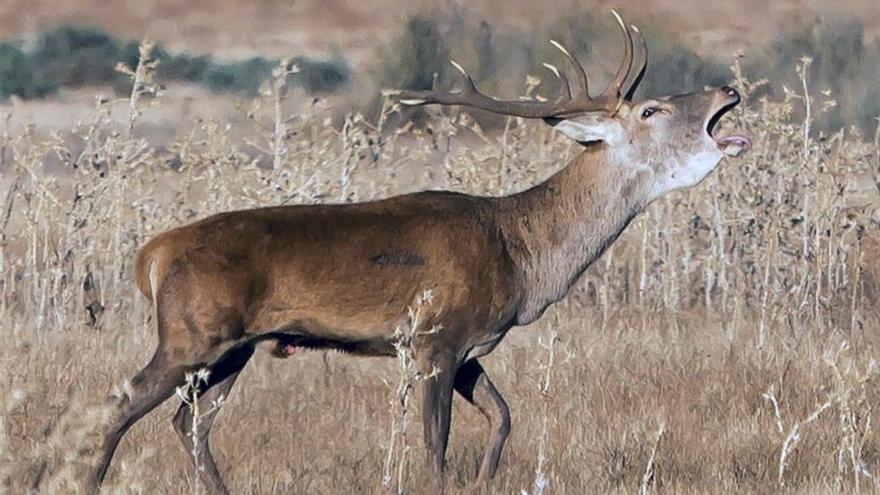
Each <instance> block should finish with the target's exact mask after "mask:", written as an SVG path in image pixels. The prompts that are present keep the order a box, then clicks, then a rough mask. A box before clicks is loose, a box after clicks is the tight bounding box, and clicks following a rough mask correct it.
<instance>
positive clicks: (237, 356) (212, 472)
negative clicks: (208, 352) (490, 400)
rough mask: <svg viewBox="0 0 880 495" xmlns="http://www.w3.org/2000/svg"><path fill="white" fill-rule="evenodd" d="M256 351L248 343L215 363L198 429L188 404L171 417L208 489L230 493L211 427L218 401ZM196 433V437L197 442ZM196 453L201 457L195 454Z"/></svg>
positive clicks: (201, 402) (203, 390) (201, 405)
mask: <svg viewBox="0 0 880 495" xmlns="http://www.w3.org/2000/svg"><path fill="white" fill-rule="evenodd" d="M253 354H254V347H253V345H251V344H247V345H245V346H244V347H242V348H241V349H237V350H235V351H234V352H231V353H230V355H229V356H228V357H227V358H224V359H222V360H221V361H220V362H218V363H217V364H215V365H214V367H213V368H212V370H211V375H210V376H209V378H208V383H207V385H204V386H203V387H201V389H200V390H199V395H200V396H199V399H198V404H199V411H200V417H199V421H198V424H197V431H196V432H193V414H192V410H191V409H190V407H189V406H188V405H187V404H181V405H180V407H179V408H178V409H177V413H176V414H175V415H174V419H173V420H172V424H173V425H174V429H175V431H177V435H178V436H179V437H180V441H181V443H182V444H183V448H184V450H186V452H187V453H188V454H189V456H190V459H191V460H192V462H193V466H194V467H195V468H196V472H197V473H198V474H199V476H200V479H201V481H202V483H203V486H204V487H205V488H206V490H207V493H217V494H226V493H229V492H228V490H227V489H226V485H225V484H224V482H223V477H222V476H220V471H219V470H218V469H217V464H216V463H215V462H214V456H213V455H212V454H211V445H210V435H211V427H212V426H213V424H214V418H215V417H216V416H217V413H218V412H220V408H219V407H218V406H216V404H215V401H217V400H219V399H220V398H221V397H222V398H226V397H227V396H228V395H227V394H229V391H230V390H231V389H232V386H233V384H235V379H236V378H237V377H238V374H239V373H240V372H241V370H242V369H243V368H244V366H245V365H246V364H247V362H248V360H249V359H250V358H251V356H253ZM193 437H195V442H196V443H195V445H194V444H193ZM193 447H196V448H195V449H194V448H193ZM196 455H197V456H198V458H196V457H195V456H196Z"/></svg>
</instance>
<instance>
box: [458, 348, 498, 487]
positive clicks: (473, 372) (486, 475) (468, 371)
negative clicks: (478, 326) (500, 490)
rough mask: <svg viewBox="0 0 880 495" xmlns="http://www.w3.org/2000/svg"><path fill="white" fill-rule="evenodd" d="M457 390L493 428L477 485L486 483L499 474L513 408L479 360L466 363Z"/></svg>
mask: <svg viewBox="0 0 880 495" xmlns="http://www.w3.org/2000/svg"><path fill="white" fill-rule="evenodd" d="M455 391H456V392H458V393H459V394H460V395H461V396H462V397H464V398H465V400H467V401H468V402H469V403H470V404H472V405H473V406H475V407H476V408H477V409H479V411H480V412H481V413H482V414H483V416H485V417H486V419H487V420H488V421H489V426H490V427H491V429H492V432H491V437H490V442H489V448H488V449H487V450H486V452H485V454H483V460H482V462H480V472H479V474H478V475H477V480H478V482H486V481H489V480H490V479H492V478H493V477H494V476H495V473H496V472H497V471H498V461H499V459H500V458H501V451H502V450H504V443H505V442H506V441H507V436H508V435H509V434H510V409H508V407H507V403H506V402H505V401H504V398H503V397H501V394H500V393H498V390H497V389H496V388H495V385H493V384H492V382H491V381H490V380H489V376H488V375H487V374H486V371H485V370H483V367H482V366H481V365H480V363H479V362H478V361H477V360H476V359H471V360H470V361H467V362H465V363H464V364H463V365H462V366H461V368H459V370H458V373H456V375H455Z"/></svg>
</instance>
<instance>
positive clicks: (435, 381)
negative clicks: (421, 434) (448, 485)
mask: <svg viewBox="0 0 880 495" xmlns="http://www.w3.org/2000/svg"><path fill="white" fill-rule="evenodd" d="M454 380H455V369H453V367H452V366H448V367H447V368H445V369H440V370H439V371H437V370H435V371H434V372H433V374H432V376H430V377H429V378H426V379H425V381H424V382H423V387H422V388H423V391H424V395H423V403H422V423H423V427H424V431H425V447H427V449H428V460H429V462H430V464H431V468H432V470H433V471H434V476H435V481H436V484H437V489H438V492H442V491H443V484H444V480H443V469H444V467H445V458H446V445H447V443H448V441H449V424H450V421H451V416H452V387H453V382H454Z"/></svg>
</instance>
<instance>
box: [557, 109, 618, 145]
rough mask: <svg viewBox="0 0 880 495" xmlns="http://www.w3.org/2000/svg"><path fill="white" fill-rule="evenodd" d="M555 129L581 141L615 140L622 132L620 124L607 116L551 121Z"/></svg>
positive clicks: (610, 141) (609, 141)
mask: <svg viewBox="0 0 880 495" xmlns="http://www.w3.org/2000/svg"><path fill="white" fill-rule="evenodd" d="M548 123H549V124H551V125H552V126H553V129H555V130H557V131H559V132H561V133H563V134H565V135H566V136H568V137H569V138H571V139H574V140H575V141H577V142H579V143H591V142H595V141H605V142H608V143H612V142H615V141H616V140H617V138H618V137H619V136H620V135H621V134H622V129H621V128H620V124H618V123H617V122H616V121H614V120H612V119H609V118H607V117H604V118H602V117H594V116H585V117H578V118H576V119H564V120H559V121H556V122H549V121H548Z"/></svg>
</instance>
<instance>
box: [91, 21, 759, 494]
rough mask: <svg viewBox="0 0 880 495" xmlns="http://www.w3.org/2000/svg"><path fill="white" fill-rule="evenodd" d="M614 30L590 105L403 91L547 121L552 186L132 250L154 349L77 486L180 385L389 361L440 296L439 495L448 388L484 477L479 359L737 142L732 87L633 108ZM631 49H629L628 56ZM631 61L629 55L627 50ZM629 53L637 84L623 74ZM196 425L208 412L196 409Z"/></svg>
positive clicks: (426, 356)
mask: <svg viewBox="0 0 880 495" xmlns="http://www.w3.org/2000/svg"><path fill="white" fill-rule="evenodd" d="M615 17H616V18H617V21H618V23H619V24H620V27H621V30H622V32H623V38H624V41H625V44H624V48H625V50H624V56H623V60H622V62H621V63H620V65H619V68H618V69H617V72H616V74H615V76H614V78H613V80H612V81H611V83H610V84H609V86H608V88H607V89H606V90H605V91H604V92H603V93H602V94H600V95H598V96H590V94H589V90H588V84H587V75H586V73H585V71H584V69H583V68H582V66H581V65H580V64H579V63H578V62H577V61H576V60H575V58H574V57H572V55H571V54H570V53H569V52H568V51H566V50H565V49H564V48H563V47H562V46H561V45H559V44H557V43H555V42H554V45H555V46H556V47H557V48H559V49H560V50H561V51H562V53H563V54H564V56H565V57H566V58H567V60H568V62H569V63H570V64H571V65H572V66H573V68H574V71H575V74H576V75H577V77H576V83H577V84H576V86H577V88H576V91H575V92H574V93H573V92H572V91H571V88H570V87H569V82H568V80H567V79H566V78H565V76H564V75H559V77H560V79H561V80H562V81H561V82H562V87H563V90H564V91H563V93H564V94H563V96H562V97H560V98H559V99H558V100H556V101H552V102H538V101H503V100H496V99H494V98H492V97H489V96H486V95H484V94H482V93H480V92H479V91H478V90H477V88H476V86H475V85H474V82H473V81H472V80H471V78H470V77H469V76H468V75H467V74H466V73H465V72H464V70H462V69H461V67H459V66H458V65H457V64H456V68H457V69H458V70H459V71H461V72H462V75H463V85H462V89H461V90H460V91H457V92H434V91H395V92H394V93H393V97H394V98H396V100H397V101H399V102H400V103H401V104H402V105H407V106H418V105H431V104H439V105H461V106H467V107H473V108H479V109H483V110H488V111H490V112H494V113H497V114H500V115H510V116H517V117H524V118H534V119H543V120H544V121H545V122H546V123H547V124H549V125H551V126H553V128H554V129H555V130H557V131H559V132H561V133H562V134H564V135H566V136H568V137H569V138H571V139H573V140H575V141H577V142H578V143H580V144H582V145H583V151H582V152H581V153H580V154H579V156H577V157H576V158H575V159H574V160H572V161H571V163H569V164H568V165H567V166H565V167H564V168H563V169H562V170H561V171H559V172H558V173H556V174H555V175H553V176H552V177H550V178H549V179H548V180H546V181H545V182H543V183H541V184H538V185H536V186H534V187H532V188H531V189H528V190H526V191H523V192H520V193H517V194H513V195H510V196H505V197H476V196H470V195H466V194H459V193H455V192H448V191H434V192H430V191H429V192H420V193H415V194H407V195H404V196H398V197H393V198H389V199H384V200H380V201H374V202H369V203H361V204H347V205H312V206H281V207H270V208H260V209H253V210H244V211H234V212H228V213H223V214H219V215H215V216H212V217H210V218H207V219H204V220H201V221H199V222H196V223H193V224H190V225H186V226H183V227H179V228H176V229H172V230H169V231H167V232H164V233H161V234H159V235H157V236H156V237H155V238H153V239H152V240H151V241H149V242H148V243H147V244H146V245H145V246H144V247H143V248H142V249H141V250H140V252H139V253H138V256H137V260H136V266H135V269H136V273H135V277H136V280H137V283H138V285H139V286H140V289H141V290H142V292H143V293H144V295H145V296H146V297H147V298H149V299H151V300H152V301H153V303H154V305H155V312H156V313H155V316H156V323H157V326H158V334H159V344H158V348H157V349H156V351H155V354H154V356H153V358H152V360H151V361H150V362H149V364H147V366H146V367H145V368H144V369H143V370H141V371H140V372H139V373H138V374H137V375H136V376H135V377H134V378H133V379H132V380H131V384H130V385H131V387H130V393H129V394H127V395H126V396H124V397H121V398H114V399H112V401H111V405H110V408H111V413H110V420H109V421H108V422H107V423H106V424H104V425H103V426H102V427H101V428H100V429H99V432H98V435H97V437H96V438H97V439H98V441H97V445H95V446H94V448H93V449H88V451H90V452H91V453H93V454H94V455H93V456H92V457H91V459H90V460H89V461H88V462H87V463H86V465H85V468H86V470H87V473H86V478H85V480H84V482H85V485H86V488H87V489H88V491H90V492H95V491H97V490H98V488H99V486H100V483H101V481H102V479H103V478H104V474H105V472H106V470H107V466H108V464H109V463H110V460H111V457H112V456H113V452H114V450H115V449H116V446H117V444H118V443H119V440H120V438H121V437H122V436H123V434H125V432H126V431H127V430H128V429H129V428H130V427H131V425H132V424H134V423H135V421H137V420H138V419H139V418H141V417H142V416H143V415H144V414H146V413H148V412H149V411H151V410H152V409H153V408H155V407H156V406H158V405H159V404H160V403H162V402H163V401H164V400H166V399H167V398H168V397H169V396H171V395H172V394H173V393H174V391H175V387H177V386H178V385H180V384H181V383H182V382H183V380H184V373H187V372H192V371H194V370H198V369H200V368H207V369H209V370H210V371H211V374H210V378H209V380H208V383H206V384H205V386H204V390H202V393H201V398H200V400H201V401H204V402H205V404H210V403H211V401H213V400H215V399H216V398H217V397H218V396H219V395H221V394H224V395H225V394H227V393H229V391H230V389H231V388H232V385H233V383H234V382H235V378H236V377H237V376H238V374H239V372H241V370H242V368H243V367H244V366H245V365H246V364H247V362H248V360H249V359H250V358H251V356H252V354H253V352H254V347H255V345H256V344H257V343H259V342H261V341H271V342H273V343H274V345H275V349H276V351H275V354H277V355H284V354H287V353H292V352H293V351H294V350H295V348H297V347H304V348H332V349H339V350H343V351H346V352H351V353H354V354H360V355H374V356H392V355H394V354H395V348H394V345H393V344H394V337H393V332H394V329H395V326H396V325H397V324H398V323H399V322H400V321H401V316H402V315H404V314H405V311H406V307H407V305H408V304H410V303H411V302H412V301H413V300H414V298H415V297H416V295H417V294H418V293H420V292H421V291H422V290H424V289H426V288H430V289H432V290H433V302H432V305H431V313H432V314H431V315H429V316H428V317H427V318H426V320H425V321H424V325H425V327H426V328H431V327H433V326H435V325H438V326H440V327H442V330H441V331H439V332H436V333H428V334H425V335H420V336H419V337H418V338H417V341H416V345H415V350H414V352H415V358H416V361H417V364H418V366H419V367H420V368H421V369H423V370H434V372H433V373H432V374H431V375H430V376H429V377H428V378H426V379H425V380H423V381H421V382H420V387H422V392H423V397H424V399H423V404H422V415H423V427H424V435H425V443H426V447H427V450H428V458H429V462H430V463H431V466H432V468H433V472H434V475H435V476H436V480H437V482H438V484H439V485H440V486H442V483H443V482H442V476H443V468H444V455H445V452H446V444H447V439H448V436H449V427H450V415H451V405H452V395H453V390H454V391H456V392H458V393H459V394H460V395H461V396H462V397H463V398H464V399H465V400H466V401H467V402H469V403H470V404H472V405H473V406H475V407H477V408H478V409H479V410H480V412H481V413H482V414H483V415H484V416H485V417H486V419H488V421H489V424H490V426H491V430H492V431H491V435H490V441H489V445H488V448H487V450H486V452H485V455H484V456H483V459H482V463H481V465H480V468H479V474H478V478H479V479H480V480H488V479H489V478H492V476H493V475H494V474H495V471H496V469H497V467H498V460H499V457H500V456H501V451H502V449H503V447H504V443H505V440H506V439H507V436H508V433H509V431H510V415H509V412H508V407H507V404H506V403H505V401H504V399H503V398H502V397H501V394H500V393H499V392H498V390H497V389H496V388H495V386H494V385H493V384H492V381H491V380H490V379H489V377H488V376H487V375H486V372H485V370H484V369H483V368H482V366H481V365H480V363H479V362H478V358H480V357H482V356H485V355H486V354H488V353H489V352H491V351H492V350H493V349H494V348H495V347H496V346H497V345H498V343H499V342H501V340H502V339H503V338H504V336H505V334H507V332H508V330H510V329H511V327H513V326H517V325H527V324H529V323H531V322H533V321H535V320H536V319H537V318H539V317H540V316H541V314H542V313H543V312H544V310H545V309H546V308H547V307H548V306H549V305H550V304H552V303H554V302H556V301H558V300H560V299H561V298H562V297H564V296H565V294H566V292H567V291H568V290H569V288H570V287H571V286H572V284H573V283H574V282H575V281H576V280H577V279H578V277H579V276H580V275H581V274H582V273H583V272H584V270H585V269H586V268H587V267H588V266H589V265H590V264H591V263H592V262H593V261H594V260H595V259H596V258H597V257H598V256H599V255H601V254H602V252H603V251H604V250H605V248H607V247H608V246H609V245H610V244H611V243H612V242H614V240H615V239H616V238H617V236H619V235H620V233H621V231H623V229H624V228H626V226H627V224H629V222H630V220H632V218H633V217H634V216H635V215H636V214H637V213H639V212H640V211H641V210H643V209H644V208H645V207H646V206H647V205H648V204H650V203H651V202H652V201H653V200H655V199H657V198H659V197H661V196H663V195H664V194H666V193H669V192H670V191H674V190H677V189H681V188H686V187H690V186H693V185H695V184H697V183H699V182H700V181H701V180H702V179H703V178H704V177H706V175H707V174H709V173H710V172H711V171H712V170H713V169H714V168H715V167H716V165H717V164H718V163H719V161H720V160H721V159H722V157H723V156H724V155H725V154H728V155H732V156H736V155H739V154H740V153H741V152H742V151H744V150H746V149H747V148H748V147H749V146H750V142H749V140H748V139H747V138H746V137H743V136H738V135H732V136H728V137H723V138H716V137H714V136H713V130H714V128H715V125H716V123H717V122H718V120H719V119H720V118H721V116H722V115H724V114H725V113H726V112H727V111H729V110H730V109H731V108H733V107H734V106H736V105H737V103H739V101H740V96H739V94H738V93H737V92H736V90H734V89H733V88H730V87H721V88H712V89H706V90H704V91H700V92H694V93H688V94H681V95H675V96H665V97H661V98H651V99H647V100H643V101H638V102H635V101H632V94H633V91H634V90H635V87H636V85H637V84H638V83H639V81H640V80H641V78H642V76H643V75H644V72H645V67H646V65H647V47H646V44H645V42H644V39H643V38H642V36H641V35H640V34H639V32H638V30H637V29H635V28H634V27H633V28H627V27H626V25H625V24H624V23H623V21H622V20H621V19H620V17H619V16H617V14H616V13H615ZM634 39H635V42H634ZM634 48H635V49H634ZM636 50H638V51H639V52H640V53H639V58H640V59H641V60H640V61H639V63H638V64H637V65H638V70H633V68H634V67H633V65H634V64H633V59H634V58H635V57H634V52H635V51H636ZM202 409H203V410H207V409H209V407H203V408H202ZM213 414H214V413H211V415H210V416H208V417H207V418H204V419H202V420H201V425H200V426H201V435H200V436H199V437H198V438H197V439H196V440H195V441H197V442H199V443H200V445H199V446H198V447H199V448H198V450H199V451H200V452H202V455H203V458H202V459H200V462H201V463H202V464H203V466H204V471H203V475H202V476H203V477H204V483H205V486H206V487H207V488H209V489H210V490H212V491H214V492H221V493H224V492H226V488H225V486H224V484H223V481H222V478H221V476H220V474H219V472H218V470H217V466H216V465H215V463H214V460H213V458H212V456H211V451H210V449H209V445H208V436H209V434H210V429H211V424H212V422H213V419H214V417H213ZM191 421H192V417H191V416H190V413H189V410H188V408H187V407H185V406H183V405H182V406H181V407H180V409H179V411H178V412H177V414H176V415H175V416H174V419H173V423H174V427H175V428H176V430H177V432H178V433H179V434H180V438H181V440H182V441H183V444H184V446H185V448H186V451H187V452H191V451H192V448H191V447H192V445H191V444H190V442H192V441H193V440H192V439H191V438H190V437H189V436H188V435H187V434H188V433H189V432H190V426H191Z"/></svg>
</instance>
